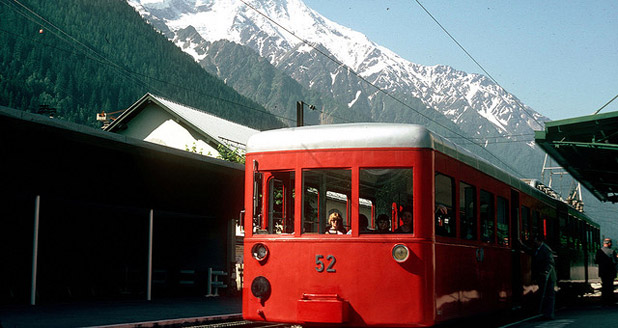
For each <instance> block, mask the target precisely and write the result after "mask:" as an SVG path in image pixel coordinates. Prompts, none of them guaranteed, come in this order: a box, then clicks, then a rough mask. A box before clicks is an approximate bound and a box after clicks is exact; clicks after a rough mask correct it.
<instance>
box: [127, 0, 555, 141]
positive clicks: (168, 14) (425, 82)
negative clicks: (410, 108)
mask: <svg viewBox="0 0 618 328" xmlns="http://www.w3.org/2000/svg"><path fill="white" fill-rule="evenodd" d="M127 1H128V3H129V4H130V5H131V6H133V7H134V8H135V9H136V10H137V11H138V12H139V13H140V14H141V15H142V16H143V17H144V18H145V19H146V20H148V21H150V22H151V23H153V25H154V26H155V27H157V28H158V29H159V30H161V31H162V32H163V33H166V35H167V36H168V37H169V38H170V39H173V40H174V42H176V44H177V45H178V46H179V47H181V48H182V49H183V50H184V51H186V52H187V53H189V54H190V55H192V56H193V57H194V58H195V59H196V60H197V61H200V60H201V59H202V58H203V57H202V56H203V54H204V50H203V49H200V47H201V43H200V42H204V41H207V42H214V41H217V40H222V39H225V40H229V41H232V42H235V43H238V44H241V45H245V46H248V47H250V48H252V49H254V51H256V52H257V53H258V54H259V55H260V56H262V57H264V58H267V59H268V60H269V61H270V62H271V63H272V64H273V65H275V66H276V67H278V68H280V69H282V70H283V71H285V72H287V73H288V74H289V75H290V76H292V77H293V78H295V79H296V80H297V81H299V83H301V84H304V85H306V86H307V87H310V88H317V87H318V86H320V87H322V88H323V89H325V90H319V91H323V92H331V93H332V96H333V97H335V98H337V99H343V101H342V103H345V104H348V106H349V107H351V108H354V107H355V106H356V107H360V106H376V105H377V104H374V103H372V101H373V97H375V95H376V93H377V90H375V89H373V90H370V89H371V88H367V86H364V88H365V89H364V92H362V90H361V89H362V88H363V86H361V85H360V84H357V85H356V86H355V85H354V84H352V83H350V78H349V73H348V74H347V76H346V74H345V71H347V70H348V69H351V70H353V71H354V72H356V73H358V74H359V75H360V76H362V77H363V78H364V79H366V80H367V81H369V82H371V83H373V84H374V85H376V86H377V87H379V88H381V89H383V90H385V91H387V92H389V93H392V94H396V95H397V96H398V97H410V96H411V97H415V98H418V99H421V101H422V102H423V103H424V104H425V105H426V106H427V107H430V108H434V109H436V110H438V111H439V112H441V113H442V114H443V115H445V116H446V117H448V118H449V119H450V120H452V121H453V122H455V123H456V124H458V125H459V126H461V127H462V129H463V130H464V131H466V132H468V133H470V135H474V136H487V135H491V136H495V135H503V136H508V135H518V134H525V133H531V132H532V131H531V130H533V129H536V130H538V129H540V128H541V126H540V125H539V123H538V122H543V121H546V120H547V119H546V118H545V117H543V116H542V115H540V114H538V113H536V112H535V111H533V110H532V109H531V108H529V107H528V106H526V105H524V104H523V103H521V101H519V100H518V99H517V98H516V97H515V96H513V95H512V94H509V93H507V92H505V91H504V90H503V89H501V88H500V87H499V86H498V85H496V84H495V83H493V81H491V80H490V79H489V78H487V77H485V76H483V75H479V74H469V73H465V72H462V71H458V70H455V69H453V68H452V67H449V66H443V65H437V66H423V65H418V64H415V63H412V62H410V61H408V60H406V59H404V58H402V57H401V56H399V55H397V54H395V53H394V52H392V51H390V50H389V49H387V48H384V47H381V46H379V45H377V44H375V43H374V42H372V41H371V40H369V39H368V38H367V37H366V36H365V35H363V34H362V33H359V32H356V31H354V30H351V29H349V28H347V27H344V26H341V25H339V24H337V23H335V22H332V21H330V20H328V19H327V18H325V17H323V16H321V15H320V14H319V13H318V12H316V11H314V10H312V9H311V8H309V7H307V6H306V5H305V4H304V3H303V2H302V1H301V0H243V1H229V0H127ZM265 16H267V17H268V18H270V19H268V18H266V17H265ZM188 30H189V31H192V33H194V35H192V36H190V37H188V36H187V33H188V32H187V31H188ZM181 33H182V35H179V34H181ZM292 33H293V34H292ZM299 38H302V39H304V40H306V41H307V42H309V43H310V44H311V45H312V46H315V47H320V48H321V49H325V50H326V51H325V53H327V54H329V55H330V56H332V57H333V58H335V59H336V61H339V62H340V63H343V64H344V65H345V66H347V67H336V68H335V69H334V70H333V69H331V70H330V71H328V72H321V73H320V74H321V76H320V77H319V78H317V77H315V76H313V77H311V79H310V80H307V78H308V76H307V75H306V74H307V73H306V72H300V71H301V70H303V69H305V70H307V69H308V65H303V64H302V63H301V62H302V61H306V60H308V59H307V58H308V57H307V56H304V55H305V54H309V53H314V52H315V50H314V48H313V47H310V46H308V45H306V44H303V42H302V41H301V40H300V39H299ZM190 40H193V41H190ZM290 58H298V60H297V61H292V60H290ZM300 58H304V59H302V60H301V59H300ZM312 58H313V57H312ZM322 60H324V61H328V59H326V58H322ZM312 67H313V66H312ZM322 73H323V74H322ZM341 73H344V74H341ZM301 76H303V79H302V80H301ZM325 79H327V80H328V83H326V82H324V80H325ZM318 80H319V81H322V82H323V83H319V81H318ZM307 81H309V82H307ZM342 83H347V84H342ZM337 89H339V90H341V89H345V92H344V93H342V92H341V91H339V92H338V93H337V92H335V90H337ZM362 97H365V98H366V101H360V98H362ZM367 112H368V113H369V112H375V109H371V110H369V109H368V110H367ZM531 115H532V116H533V117H531ZM479 127H481V128H479ZM530 145H531V146H532V144H530Z"/></svg>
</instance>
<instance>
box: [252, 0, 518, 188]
mask: <svg viewBox="0 0 618 328" xmlns="http://www.w3.org/2000/svg"><path fill="white" fill-rule="evenodd" d="M240 2H242V3H243V4H245V5H246V6H247V7H249V8H251V9H252V10H253V11H255V12H256V13H258V14H259V15H261V16H263V17H264V18H266V19H267V20H269V21H270V22H272V23H273V24H275V25H277V26H278V27H280V28H281V29H283V30H284V31H286V32H287V33H289V34H290V35H292V36H293V37H294V38H296V39H298V40H299V41H301V42H302V43H304V44H306V45H308V46H309V47H311V48H313V49H314V50H316V51H317V52H318V53H319V54H321V55H323V56H324V57H326V58H327V59H328V60H330V61H332V62H333V63H335V64H337V65H338V66H341V67H345V68H346V69H347V70H348V71H349V72H351V73H352V74H353V75H354V76H356V77H357V78H358V79H360V80H362V81H363V82H365V83H367V84H368V85H370V86H372V87H373V88H375V89H376V90H378V91H379V92H381V93H383V94H384V95H386V96H387V97H389V98H391V99H393V100H394V101H396V102H397V103H399V104H401V105H402V106H404V107H406V108H409V109H411V110H412V111H414V112H416V113H417V114H419V115H421V116H422V117H424V118H425V119H427V120H429V121H431V122H434V123H436V124H437V125H439V126H441V127H443V128H444V129H446V130H447V131H450V132H452V133H453V134H455V135H457V136H459V137H461V138H463V139H465V140H467V141H469V142H470V143H471V144H473V145H476V146H478V147H480V148H481V149H482V150H484V151H485V152H487V153H488V154H489V155H490V156H491V157H493V158H495V159H496V160H498V161H499V162H500V163H502V164H503V165H504V166H505V167H506V168H508V169H510V170H511V171H513V172H514V173H516V174H517V175H519V176H522V174H521V173H519V172H518V171H517V170H516V169H514V168H513V167H511V166H510V165H508V164H507V163H506V162H504V161H503V160H502V159H500V158H499V157H498V156H496V155H495V154H493V153H492V152H490V151H489V150H488V149H487V148H485V147H483V146H482V145H481V144H478V143H476V142H474V141H472V140H471V139H470V138H469V137H467V136H465V135H462V134H461V133H459V132H457V131H454V130H452V129H451V128H450V127H448V126H446V125H444V124H442V123H441V122H438V121H436V120H434V119H432V118H431V117H429V116H427V115H425V114H424V113H422V112H421V111H419V110H417V109H415V108H413V107H412V106H410V105H408V104H407V103H405V102H403V101H402V100H400V99H399V98H397V97H395V96H393V95H391V94H390V93H389V92H387V91H386V90H384V89H382V88H380V87H378V86H377V85H375V84H374V83H372V82H370V81H369V80H367V79H366V78H364V77H362V76H361V75H360V74H359V73H357V72H356V71H354V70H353V69H352V68H351V67H349V66H347V65H346V64H345V63H343V62H341V61H339V60H338V59H336V58H333V57H332V56H330V55H328V54H326V53H325V52H323V51H322V50H321V49H319V48H318V47H316V46H315V45H314V44H312V43H311V42H309V41H307V40H305V39H303V38H301V37H300V36H298V35H296V34H295V33H294V32H292V31H290V30H289V29H288V28H286V27H285V26H283V25H281V24H280V23H279V22H277V21H275V20H274V19H272V18H270V17H269V16H268V15H266V14H264V13H262V12H261V11H260V10H258V9H257V8H255V7H254V6H252V5H251V4H249V3H247V2H246V1H245V0H240ZM449 138H450V137H449Z"/></svg>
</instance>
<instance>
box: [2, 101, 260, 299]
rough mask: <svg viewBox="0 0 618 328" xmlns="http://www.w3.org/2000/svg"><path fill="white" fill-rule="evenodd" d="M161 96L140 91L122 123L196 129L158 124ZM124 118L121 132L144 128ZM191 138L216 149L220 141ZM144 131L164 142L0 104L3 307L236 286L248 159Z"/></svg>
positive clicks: (185, 293)
mask: <svg viewBox="0 0 618 328" xmlns="http://www.w3.org/2000/svg"><path fill="white" fill-rule="evenodd" d="M163 101H164V100H161V99H158V98H156V97H154V96H152V95H146V96H144V97H143V98H142V99H140V101H138V102H137V103H136V104H134V106H133V107H134V110H133V111H132V112H126V114H127V116H126V118H129V117H131V116H130V115H131V113H133V115H134V116H133V118H134V119H138V118H139V117H140V115H139V114H140V113H141V114H142V115H144V114H145V113H146V112H145V111H144V110H152V113H151V114H157V113H156V112H157V111H159V112H158V114H160V115H158V116H157V115H152V116H154V117H158V118H159V119H161V120H162V121H161V122H163V123H165V122H168V123H167V124H166V126H167V127H170V126H172V127H173V126H174V124H177V126H176V128H177V127H178V126H181V127H182V126H184V127H190V128H191V127H194V125H193V124H194V123H190V121H184V118H180V117H178V118H175V119H172V121H171V122H169V120H168V119H164V120H163V118H164V117H165V115H163V114H166V113H167V114H166V115H170V116H172V114H171V113H170V112H168V111H167V110H166V109H161V108H156V106H160V105H161V104H163V105H165V104H164V103H163ZM153 104H154V105H156V106H154V107H153ZM163 107H167V106H163ZM140 109H141V110H140ZM126 118H125V120H121V121H118V123H123V124H125V126H126V128H125V129H124V131H142V132H144V131H146V130H147V129H144V128H143V127H142V128H138V126H137V125H135V124H133V123H135V121H134V122H133V123H132V122H130V120H126ZM145 121H148V120H145ZM150 122H153V121H150ZM164 125H165V124H164ZM158 126H160V125H156V124H153V125H151V127H154V128H153V131H155V130H157V129H156V127H158ZM110 127H111V130H112V131H113V129H114V125H111V126H110ZM120 127H121V125H120V124H118V125H116V128H119V129H120ZM176 130H178V129H176ZM157 131H158V132H161V130H157ZM243 131H244V130H243ZM151 132H152V131H151ZM248 132H251V131H248ZM191 133H192V134H191V135H192V136H193V137H194V138H193V140H196V141H199V140H204V146H205V145H209V147H211V148H212V150H216V149H217V143H224V142H225V140H224V138H226V137H225V135H223V134H221V133H218V134H217V133H216V132H215V136H214V137H213V136H212V135H209V136H204V135H200V134H199V133H197V132H195V131H192V132H191ZM149 135H150V136H151V137H152V138H155V137H156V138H158V139H160V140H161V142H157V143H152V142H147V141H144V140H147V139H148V138H139V137H138V138H136V137H132V136H128V135H123V134H118V133H110V132H107V131H102V130H100V129H95V128H89V127H84V126H82V125H78V124H73V123H70V122H65V121H61V120H58V119H51V118H48V117H45V116H42V115H35V114H30V113H26V112H23V111H18V110H15V109H11V108H6V107H0V174H1V175H0V188H1V189H0V190H1V191H2V195H1V197H0V305H6V304H28V303H29V304H42V303H56V302H66V301H83V300H116V299H151V298H153V299H154V298H162V297H177V296H198V295H199V296H205V295H209V294H210V295H225V294H226V293H232V291H233V290H235V288H233V287H234V286H233V280H232V279H230V273H231V271H232V267H233V264H234V261H235V259H234V233H235V229H234V226H235V225H234V221H235V219H236V218H238V215H239V212H240V211H241V209H242V206H243V202H242V199H243V179H244V167H243V165H242V164H238V163H231V162H227V161H223V160H220V159H216V158H213V157H208V156H203V155H200V154H197V153H193V152H187V151H185V150H179V149H174V148H170V147H167V146H163V145H161V144H162V143H163V142H164V140H165V139H162V138H161V137H160V136H156V134H153V133H148V134H146V137H147V136H149ZM235 136H236V135H235V134H233V135H232V136H231V137H229V136H228V137H227V139H229V141H228V142H232V141H233V142H238V140H234V139H235ZM208 138H210V139H208ZM183 142H184V141H183ZM239 143H242V140H240V142H239ZM189 145H192V143H190V144H189ZM196 145H197V146H198V148H199V147H200V146H202V144H201V143H199V142H197V143H196ZM213 146H214V147H213ZM212 150H210V151H212ZM216 281H219V282H218V283H217V282H216Z"/></svg>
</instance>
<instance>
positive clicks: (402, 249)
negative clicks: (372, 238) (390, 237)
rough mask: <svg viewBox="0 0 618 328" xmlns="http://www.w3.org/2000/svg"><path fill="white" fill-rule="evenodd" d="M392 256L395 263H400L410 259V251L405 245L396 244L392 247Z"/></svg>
mask: <svg viewBox="0 0 618 328" xmlns="http://www.w3.org/2000/svg"><path fill="white" fill-rule="evenodd" d="M392 255H393V259H394V260H395V261H397V262H398V263H402V262H405V261H406V260H407V259H408V257H410V249H408V247H406V245H402V244H397V245H395V246H393V250H392Z"/></svg>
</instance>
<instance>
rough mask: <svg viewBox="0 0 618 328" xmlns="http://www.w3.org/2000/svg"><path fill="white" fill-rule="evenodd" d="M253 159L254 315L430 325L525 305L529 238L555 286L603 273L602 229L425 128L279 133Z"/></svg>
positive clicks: (248, 281)
mask: <svg viewBox="0 0 618 328" xmlns="http://www.w3.org/2000/svg"><path fill="white" fill-rule="evenodd" d="M246 155H247V156H246V163H247V164H246V165H247V166H246V173H245V174H246V187H245V208H246V218H247V219H246V220H245V223H244V228H245V240H244V243H245V251H244V252H245V253H244V255H245V267H244V286H245V288H244V289H243V316H244V318H245V319H247V320H255V321H270V322H287V323H298V324H306V325H314V324H315V325H320V324H322V325H324V324H326V325H330V324H337V325H341V326H355V327H356V326H390V327H393V326H401V327H404V326H431V325H434V324H436V323H440V322H444V321H448V320H452V319H456V318H460V317H465V316H472V315H475V314H480V313H484V312H488V311H497V310H501V309H509V308H512V307H516V306H525V305H526V304H528V303H529V302H532V296H533V295H534V293H535V291H536V290H537V289H538V286H535V285H534V284H533V282H532V280H531V259H530V256H529V255H528V254H526V253H524V252H523V251H521V250H520V249H518V248H517V247H514V243H513V240H514V239H519V240H522V241H523V242H525V241H526V240H527V239H529V238H530V236H531V235H532V234H534V233H542V234H543V235H544V236H545V237H546V240H547V243H548V244H549V245H550V246H551V247H552V248H553V249H554V250H555V251H556V252H557V253H558V258H557V263H558V264H557V267H558V271H559V272H558V275H559V280H560V282H561V283H567V282H568V283H571V284H572V285H570V286H577V284H580V285H584V286H585V285H586V284H587V283H588V281H589V279H592V278H596V277H597V276H596V272H594V270H595V269H596V267H595V266H594V265H593V264H592V263H593V262H592V261H593V256H592V255H591V254H593V251H594V250H595V249H596V248H597V247H598V246H599V245H598V243H599V226H598V225H597V224H595V223H593V222H592V221H591V220H589V219H588V218H587V217H586V216H585V215H584V214H582V213H580V212H578V211H575V210H574V209H573V208H572V207H570V206H568V205H566V204H565V203H564V202H561V201H559V200H556V199H555V198H552V197H550V196H548V195H546V194H545V193H542V192H541V191H539V190H538V189H537V188H534V186H533V185H534V184H536V182H534V181H532V182H525V181H522V180H520V179H517V178H514V177H512V176H511V175H509V174H507V173H505V172H504V171H502V170H500V169H498V168H497V167H495V166H493V165H491V164H488V163H487V162H485V161H483V160H481V159H479V158H478V157H476V156H474V155H472V154H471V153H469V152H467V151H465V150H463V149H461V148H460V147H458V146H455V145H454V144H452V143H451V142H449V141H447V140H446V139H444V138H442V137H440V136H438V135H436V134H434V133H432V132H430V131H429V130H427V129H426V128H424V127H422V126H419V125H408V124H380V123H372V124H366V123H363V124H340V125H325V126H309V127H300V128H289V129H280V130H272V131H266V132H262V133H259V134H257V135H255V136H253V137H252V138H251V139H250V140H249V143H248V145H247V154H246ZM405 211H409V212H411V214H412V220H411V221H412V222H411V225H406V226H405V227H401V225H405V224H404V222H405V221H409V217H408V218H407V219H406V217H405V215H409V214H410V213H408V214H405V215H403V214H402V213H404V212H405ZM334 212H337V213H339V214H340V217H341V218H342V220H340V221H342V222H340V223H341V225H342V226H343V229H340V231H339V232H338V233H335V234H326V233H325V231H326V230H328V227H329V222H328V218H329V216H331V214H332V213H334ZM378 218H380V220H382V221H386V224H384V223H381V228H384V226H386V230H384V229H382V230H380V227H378V222H377V221H378ZM335 221H337V220H335ZM336 224H338V222H335V223H334V225H336ZM334 225H333V226H334ZM408 230H409V232H402V231H408ZM344 232H345V233H344ZM515 244H517V243H515ZM563 286H565V287H566V285H563Z"/></svg>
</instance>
